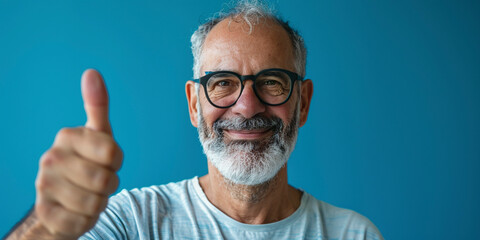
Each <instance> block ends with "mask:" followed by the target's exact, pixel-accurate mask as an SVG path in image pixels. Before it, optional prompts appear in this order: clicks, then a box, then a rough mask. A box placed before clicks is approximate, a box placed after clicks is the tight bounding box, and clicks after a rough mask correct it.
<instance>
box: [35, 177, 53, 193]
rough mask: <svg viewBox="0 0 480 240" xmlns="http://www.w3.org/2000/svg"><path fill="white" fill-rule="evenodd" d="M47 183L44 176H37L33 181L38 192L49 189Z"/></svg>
mask: <svg viewBox="0 0 480 240" xmlns="http://www.w3.org/2000/svg"><path fill="white" fill-rule="evenodd" d="M49 185H50V184H49V181H48V180H47V177H46V176H45V175H42V174H39V175H38V177H37V179H36V180H35V188H36V189H37V191H38V192H45V191H46V190H47V189H48V188H49Z"/></svg>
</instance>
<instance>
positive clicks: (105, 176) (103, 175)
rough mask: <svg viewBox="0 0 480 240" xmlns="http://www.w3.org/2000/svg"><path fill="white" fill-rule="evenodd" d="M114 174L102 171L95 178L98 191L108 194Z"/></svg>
mask: <svg viewBox="0 0 480 240" xmlns="http://www.w3.org/2000/svg"><path fill="white" fill-rule="evenodd" d="M111 178H112V174H111V173H110V171H108V170H106V169H102V170H101V171H99V172H98V173H97V176H96V177H95V183H94V184H95V185H96V188H97V190H98V191H100V192H106V191H107V190H108V186H109V183H110V181H111Z"/></svg>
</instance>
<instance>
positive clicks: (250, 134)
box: [223, 128, 272, 140]
mask: <svg viewBox="0 0 480 240" xmlns="http://www.w3.org/2000/svg"><path fill="white" fill-rule="evenodd" d="M223 133H224V135H226V136H227V137H228V138H229V139H230V140H260V139H262V138H265V137H268V136H270V135H271V134H272V128H261V129H252V130H233V129H224V130H223Z"/></svg>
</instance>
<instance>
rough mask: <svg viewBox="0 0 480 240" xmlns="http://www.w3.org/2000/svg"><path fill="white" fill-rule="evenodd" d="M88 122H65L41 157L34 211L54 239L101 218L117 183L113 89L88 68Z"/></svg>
mask: <svg viewBox="0 0 480 240" xmlns="http://www.w3.org/2000/svg"><path fill="white" fill-rule="evenodd" d="M81 85H82V87H81V88H82V96H83V101H84V106H85V112H86V114H87V123H86V124H85V127H77V128H64V129H62V130H60V131H59V132H58V134H57V136H56V138H55V141H54V143H53V146H52V147H51V148H50V149H49V150H48V151H46V152H45V154H44V155H43V156H42V157H41V159H40V168H39V171H38V175H37V180H36V184H35V185H36V192H37V196H36V202H35V210H34V212H33V215H35V217H36V219H38V222H39V224H40V225H41V226H42V227H43V228H44V230H45V231H44V232H45V234H47V235H49V236H52V237H54V238H53V239H77V238H78V237H79V236H81V235H83V234H84V233H85V232H87V231H88V230H89V229H90V228H92V227H93V226H94V225H95V223H96V222H97V220H98V217H99V215H100V213H101V212H102V211H103V210H104V209H105V207H106V205H107V202H108V196H109V195H110V194H112V193H113V192H115V190H116V188H117V187H118V176H117V174H116V172H117V171H118V169H119V168H120V166H121V164H122V158H123V153H122V151H121V149H120V147H119V146H118V144H117V143H116V142H115V140H114V139H113V137H112V130H111V127H110V122H109V119H108V94H107V90H106V87H105V84H104V82H103V79H102V77H101V76H100V74H99V73H98V72H97V71H95V70H91V69H89V70H86V71H85V72H84V73H83V76H82V84H81Z"/></svg>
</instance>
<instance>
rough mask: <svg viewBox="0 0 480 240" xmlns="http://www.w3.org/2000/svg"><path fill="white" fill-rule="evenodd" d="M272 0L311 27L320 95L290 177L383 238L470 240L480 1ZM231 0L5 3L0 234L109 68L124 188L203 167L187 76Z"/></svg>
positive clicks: (479, 93)
mask: <svg viewBox="0 0 480 240" xmlns="http://www.w3.org/2000/svg"><path fill="white" fill-rule="evenodd" d="M273 3H274V4H275V5H276V6H277V9H278V10H279V12H280V13H281V15H282V16H284V17H285V18H286V19H288V20H290V23H291V24H292V25H293V26H294V27H297V28H298V29H299V30H300V32H301V33H302V34H303V36H304V38H305V41H306V44H307V47H308V50H309V55H308V66H307V77H308V78H311V79H313V81H314V87H315V92H314V96H313V100H312V106H311V112H310V116H309V119H308V122H307V124H306V125H305V126H304V127H303V128H302V129H301V130H300V136H299V141H298V144H297V147H296V150H295V152H294V153H293V156H292V157H291V159H290V160H289V178H290V182H291V183H292V184H293V185H294V186H296V187H299V188H302V189H305V190H306V191H308V192H310V193H311V194H312V195H314V196H315V197H317V198H319V199H321V200H324V201H326V202H329V203H332V204H334V205H337V206H341V207H346V208H351V209H354V210H356V211H358V212H360V213H362V214H364V215H366V216H367V217H369V218H370V219H371V220H372V221H373V222H374V223H375V224H376V225H377V226H378V228H379V229H380V230H381V231H382V233H383V234H384V236H385V238H387V239H472V238H476V237H477V235H478V234H477V231H478V229H479V228H480V222H479V220H478V219H477V217H478V216H479V215H480V205H479V203H480V175H479V174H478V172H479V170H480V124H479V123H480V44H479V43H480V3H479V1H441V0H439V1H427V0H425V1H419V0H405V1H394V0H383V1H325V0H317V1H313V0H312V1H288V0H276V1H273ZM224 6H225V5H224V4H223V3H222V1H192V0H183V1H181V0H180V1H168V2H167V1H91V0H90V1H13V0H0V114H1V115H0V189H1V193H2V194H1V195H2V196H1V198H0V205H1V206H2V208H3V209H2V214H1V216H2V217H1V218H0V236H1V235H3V234H5V233H6V232H7V231H8V229H9V228H10V227H11V226H13V224H14V223H15V222H16V221H17V220H18V219H20V218H21V217H22V215H23V214H24V213H25V212H26V211H27V210H28V209H29V208H30V206H31V205H32V204H33V203H34V200H35V189H34V181H35V176H36V172H37V169H38V159H39V157H40V156H41V154H42V153H43V152H44V151H45V150H47V149H48V148H49V146H50V145H51V143H52V141H53V138H54V136H55V134H56V132H57V131H58V130H59V129H60V128H62V127H65V126H69V127H72V126H79V125H82V124H83V123H84V122H85V115H84V112H83V105H82V100H81V95H80V75H81V73H82V72H83V70H84V69H86V68H96V69H99V70H100V71H101V72H102V74H103V75H104V77H105V80H106V82H107V86H108V89H109V91H110V99H111V121H112V126H113V129H114V133H115V136H116V139H117V140H118V142H119V143H120V145H121V146H122V148H123V150H124V152H125V160H124V165H123V168H122V169H121V170H120V173H119V174H120V177H121V184H120V188H127V189H130V188H134V187H141V186H149V185H153V184H162V183H167V182H171V181H179V180H182V179H185V178H190V177H192V176H194V175H203V174H205V173H206V172H207V170H206V160H205V157H204V156H203V155H202V150H201V147H200V144H199V142H198V140H197V133H196V129H195V128H194V127H192V126H191V125H190V121H189V118H188V112H187V104H186V99H185V95H184V83H185V81H186V80H188V79H191V76H192V73H191V65H192V57H191V53H190V46H189V38H190V35H191V34H192V32H193V31H194V30H195V29H196V26H197V25H198V24H199V23H201V22H202V21H203V20H204V19H205V18H206V17H209V16H211V14H212V13H214V12H215V11H217V10H219V9H220V8H222V7H224Z"/></svg>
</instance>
